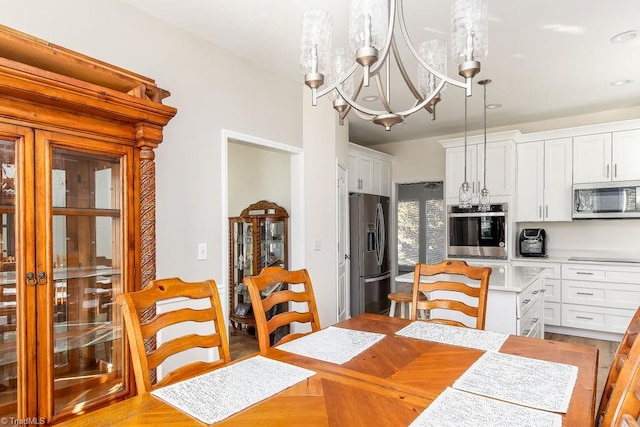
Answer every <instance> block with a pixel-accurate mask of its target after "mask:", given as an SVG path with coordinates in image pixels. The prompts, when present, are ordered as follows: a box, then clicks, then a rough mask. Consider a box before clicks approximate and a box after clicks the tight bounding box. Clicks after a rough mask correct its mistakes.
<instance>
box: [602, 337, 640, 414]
mask: <svg viewBox="0 0 640 427" xmlns="http://www.w3.org/2000/svg"><path fill="white" fill-rule="evenodd" d="M598 415H599V414H598ZM624 415H628V416H630V417H631V418H633V419H638V416H639V415H640V340H635V341H634V343H633V345H632V346H631V349H630V350H629V354H628V358H627V360H626V361H625V362H624V363H623V364H622V369H620V373H619V375H618V377H617V378H616V382H615V384H614V385H613V390H612V391H611V395H610V396H609V402H608V404H607V406H606V408H605V410H604V412H603V413H602V417H601V418H596V420H595V421H596V425H599V426H603V427H614V426H619V425H623V424H622V419H623V416H624ZM625 418H626V419H628V418H629V417H625Z"/></svg>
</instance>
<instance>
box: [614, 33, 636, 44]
mask: <svg viewBox="0 0 640 427" xmlns="http://www.w3.org/2000/svg"><path fill="white" fill-rule="evenodd" d="M636 37H638V32H637V31H636V30H631V31H625V32H624V33H620V34H616V35H615V36H613V37H611V43H624V42H628V41H629V40H633V39H635V38H636Z"/></svg>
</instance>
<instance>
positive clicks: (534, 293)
mask: <svg viewBox="0 0 640 427" xmlns="http://www.w3.org/2000/svg"><path fill="white" fill-rule="evenodd" d="M538 292H540V289H536V290H535V291H533V292H532V293H533V295H537V294H538Z"/></svg>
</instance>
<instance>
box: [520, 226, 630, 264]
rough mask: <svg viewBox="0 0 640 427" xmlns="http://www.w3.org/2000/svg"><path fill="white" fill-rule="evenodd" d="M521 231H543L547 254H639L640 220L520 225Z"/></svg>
mask: <svg viewBox="0 0 640 427" xmlns="http://www.w3.org/2000/svg"><path fill="white" fill-rule="evenodd" d="M514 225H515V226H516V227H517V231H518V233H519V232H520V230H522V229H523V228H544V229H545V231H546V232H547V241H546V246H547V254H549V255H550V256H553V255H554V252H556V253H557V252H563V253H564V252H566V251H572V250H576V251H578V250H579V251H585V250H589V251H616V252H630V253H635V254H640V219H637V220H636V219H609V220H604V219H602V220H601V219H593V220H579V221H571V222H530V223H529V222H522V223H517V224H514Z"/></svg>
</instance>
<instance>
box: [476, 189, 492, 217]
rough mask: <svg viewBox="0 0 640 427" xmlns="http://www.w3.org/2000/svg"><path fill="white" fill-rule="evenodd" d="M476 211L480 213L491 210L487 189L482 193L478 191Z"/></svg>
mask: <svg viewBox="0 0 640 427" xmlns="http://www.w3.org/2000/svg"><path fill="white" fill-rule="evenodd" d="M478 210H479V211H480V212H489V211H490V210H491V197H490V195H489V190H487V187H484V188H483V189H482V191H480V200H479V201H478Z"/></svg>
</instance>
